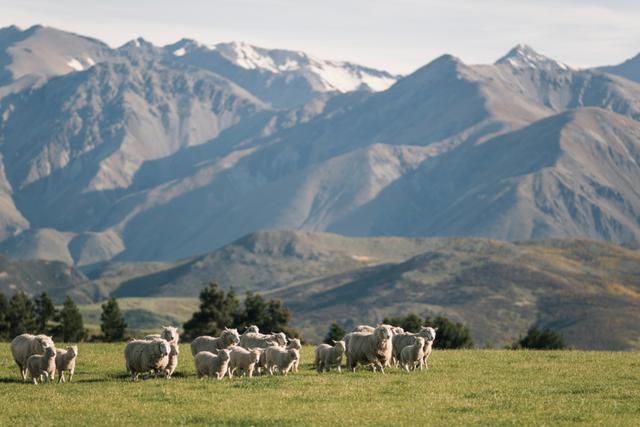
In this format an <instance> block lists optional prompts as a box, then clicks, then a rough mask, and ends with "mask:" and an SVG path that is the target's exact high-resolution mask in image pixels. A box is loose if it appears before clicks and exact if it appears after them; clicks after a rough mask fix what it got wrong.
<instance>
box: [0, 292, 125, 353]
mask: <svg viewBox="0 0 640 427" xmlns="http://www.w3.org/2000/svg"><path fill="white" fill-rule="evenodd" d="M126 327H127V324H126V322H125V321H124V317H123V315H122V312H121V311H120V308H119V307H118V303H117V301H116V300H115V298H111V299H109V300H108V301H107V302H105V303H104V304H102V314H101V316H100V330H101V332H102V334H101V335H97V336H93V337H90V336H89V333H88V331H87V329H86V328H85V327H84V322H83V320H82V314H81V313H80V310H79V309H78V306H77V305H76V303H75V302H74V301H73V299H72V298H71V297H70V296H67V297H66V298H65V300H64V303H63V304H62V307H61V308H59V309H58V308H56V306H55V305H54V304H53V301H52V300H51V297H49V294H48V293H47V292H42V293H41V294H39V295H37V296H35V297H33V298H29V297H28V296H27V294H25V293H24V292H22V291H19V292H16V293H15V294H14V295H13V296H12V297H11V298H7V297H6V296H5V295H4V294H2V293H0V340H3V341H7V340H11V339H13V338H14V337H15V336H18V335H20V334H24V333H30V334H46V335H51V336H53V338H54V340H57V341H64V342H81V341H85V340H87V339H91V340H100V341H121V340H123V339H124V338H125V329H126Z"/></svg>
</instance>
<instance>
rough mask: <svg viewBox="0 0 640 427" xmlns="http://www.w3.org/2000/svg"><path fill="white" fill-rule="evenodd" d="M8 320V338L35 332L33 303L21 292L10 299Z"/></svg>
mask: <svg viewBox="0 0 640 427" xmlns="http://www.w3.org/2000/svg"><path fill="white" fill-rule="evenodd" d="M8 318H9V336H10V337H15V336H16V335H20V334H24V333H34V332H35V331H36V328H37V325H36V315H35V310H34V307H33V303H32V302H31V300H30V299H29V297H27V295H26V294H25V293H24V292H22V291H20V292H17V293H16V294H14V295H13V296H12V297H11V301H10V302H9V313H8Z"/></svg>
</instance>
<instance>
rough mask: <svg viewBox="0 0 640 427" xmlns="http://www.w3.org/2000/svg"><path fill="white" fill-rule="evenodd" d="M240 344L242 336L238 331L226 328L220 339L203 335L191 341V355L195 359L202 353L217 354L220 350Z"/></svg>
mask: <svg viewBox="0 0 640 427" xmlns="http://www.w3.org/2000/svg"><path fill="white" fill-rule="evenodd" d="M238 342H240V335H239V334H238V330H237V329H229V328H224V330H223V331H222V333H221V334H220V336H219V337H217V338H215V337H210V336H208V335H202V336H199V337H197V338H196V339H194V340H193V341H191V354H192V355H193V356H194V357H195V356H196V354H198V353H200V352H201V351H208V352H210V353H213V354H216V353H217V352H218V350H222V349H225V348H229V347H231V346H232V345H236V344H238Z"/></svg>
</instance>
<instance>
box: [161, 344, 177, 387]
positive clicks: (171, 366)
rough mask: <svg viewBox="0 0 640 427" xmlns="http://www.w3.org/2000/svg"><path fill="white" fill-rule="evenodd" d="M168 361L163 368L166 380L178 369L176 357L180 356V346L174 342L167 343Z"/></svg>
mask: <svg viewBox="0 0 640 427" xmlns="http://www.w3.org/2000/svg"><path fill="white" fill-rule="evenodd" d="M169 348H170V351H169V361H168V363H167V367H166V368H164V370H165V376H166V377H167V379H170V378H171V375H173V372H174V371H175V370H176V368H177V367H178V356H180V346H179V345H178V343H176V342H172V343H169Z"/></svg>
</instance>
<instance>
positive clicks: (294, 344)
mask: <svg viewBox="0 0 640 427" xmlns="http://www.w3.org/2000/svg"><path fill="white" fill-rule="evenodd" d="M292 348H293V349H296V350H298V351H300V350H301V349H302V343H301V342H300V340H299V339H298V338H291V339H289V344H287V349H292ZM299 364H300V358H298V360H296V361H295V362H294V364H293V368H292V369H293V372H298V365H299Z"/></svg>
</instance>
